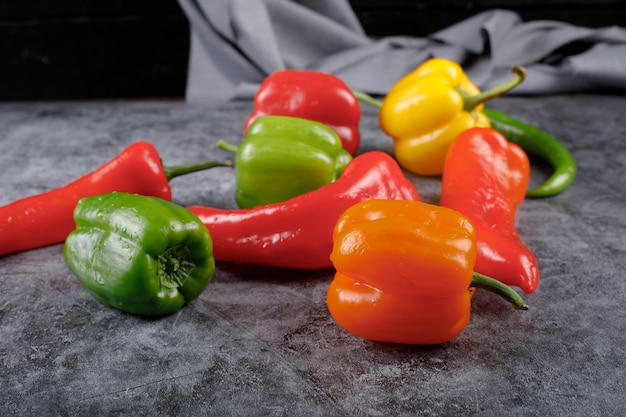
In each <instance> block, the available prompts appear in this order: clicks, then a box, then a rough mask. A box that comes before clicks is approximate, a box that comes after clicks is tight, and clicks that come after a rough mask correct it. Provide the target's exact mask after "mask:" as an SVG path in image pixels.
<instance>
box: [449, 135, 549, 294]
mask: <svg viewBox="0 0 626 417" xmlns="http://www.w3.org/2000/svg"><path fill="white" fill-rule="evenodd" d="M529 172H530V164H529V161H528V157H527V156H526V154H525V153H524V151H523V150H522V149H521V148H520V147H519V146H517V145H516V144H514V143H510V142H508V141H507V140H506V138H505V137H504V136H503V135H502V134H501V133H500V132H498V131H497V130H495V129H492V128H474V129H470V130H467V131H465V132H463V133H461V135H459V137H458V138H457V139H456V141H455V142H454V144H453V145H452V146H451V147H450V150H449V151H448V156H447V158H446V163H445V167H444V172H443V176H442V180H441V183H442V185H441V187H442V189H441V201H440V204H441V205H442V206H445V207H449V208H451V209H454V210H458V211H460V212H461V213H463V214H464V215H466V216H467V217H468V218H469V219H470V220H471V221H472V223H473V224H474V226H475V227H476V236H477V248H478V252H477V259H476V267H475V269H476V271H477V272H480V273H481V274H485V275H489V276H491V277H493V278H495V279H497V280H499V281H501V282H502V283H504V284H507V285H512V286H517V287H519V288H521V289H522V290H523V291H524V292H526V293H532V292H534V291H535V290H536V289H537V286H538V285H539V268H538V266H537V259H536V258H535V255H534V254H533V253H532V251H531V250H530V249H529V248H528V247H527V246H526V245H525V244H524V243H523V242H522V240H521V237H520V235H519V233H518V232H517V230H516V228H515V214H516V211H517V209H518V208H519V206H520V205H521V203H522V202H523V201H524V198H525V194H526V189H527V188H528V182H529V176H530V174H529Z"/></svg>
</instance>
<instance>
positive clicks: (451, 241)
mask: <svg viewBox="0 0 626 417" xmlns="http://www.w3.org/2000/svg"><path fill="white" fill-rule="evenodd" d="M333 242H334V245H333V250H332V254H331V260H332V263H333V265H334V267H335V269H336V274H335V277H334V279H333V281H332V282H331V284H330V286H329V288H328V291H327V296H326V299H327V305H328V309H329V311H330V313H331V315H332V316H333V318H334V319H335V321H336V322H337V323H338V324H339V325H340V326H341V327H343V328H344V329H345V330H347V331H348V332H350V333H352V334H354V335H356V336H359V337H362V338H365V339H369V340H374V341H380V342H393V343H406V344H420V345H431V344H440V343H445V342H448V341H450V340H452V339H454V338H455V337H457V336H458V335H459V334H460V333H461V332H462V331H463V330H464V329H465V327H466V325H467V323H468V322H469V319H470V299H471V295H472V292H471V291H470V287H472V286H473V279H474V276H475V273H474V271H473V267H474V262H475V259H476V232H475V230H474V226H473V225H472V223H471V221H470V220H469V219H468V218H467V217H465V216H464V215H462V214H461V213H459V212H457V211H455V210H451V209H448V208H445V207H440V206H435V205H432V204H427V203H423V202H419V201H389V200H387V201H383V200H369V201H365V202H362V203H357V204H355V205H353V206H352V207H350V208H349V209H348V210H346V211H345V212H344V214H343V215H342V216H341V218H340V219H339V221H338V222H337V224H336V227H335V229H334V232H333ZM478 279H484V280H486V281H483V282H487V281H489V278H488V277H481V278H478ZM492 283H493V280H491V281H490V284H489V285H491V284H492ZM498 284H499V283H498ZM497 288H498V289H504V291H505V292H506V293H507V295H509V296H511V297H512V299H513V300H514V305H516V306H517V307H519V308H527V307H526V305H525V303H524V302H523V300H521V298H519V296H517V295H516V294H515V293H514V292H513V291H512V290H511V289H509V288H504V286H502V285H501V284H500V285H497Z"/></svg>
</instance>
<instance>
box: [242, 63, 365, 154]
mask: <svg viewBox="0 0 626 417" xmlns="http://www.w3.org/2000/svg"><path fill="white" fill-rule="evenodd" d="M270 114H271V115H278V116H291V117H300V118H302V119H309V120H314V121H317V122H321V123H324V124H326V125H327V126H330V127H331V128H333V129H334V130H335V132H337V135H339V137H340V138H341V143H342V145H343V148H344V149H345V150H346V151H348V152H349V153H350V154H351V155H354V154H355V153H356V151H357V149H358V148H359V144H360V142H361V136H360V132H359V121H360V119H361V106H360V105H359V101H358V100H357V99H356V97H355V96H354V94H353V93H352V91H351V90H350V88H349V87H348V86H347V85H346V84H345V83H344V82H343V81H342V80H341V79H340V78H338V77H337V76H335V75H333V74H328V73H325V72H319V71H306V70H293V69H288V70H282V71H277V72H274V73H272V74H270V75H269V76H268V77H266V78H265V79H264V80H263V82H262V83H261V86H260V87H259V90H258V91H257V93H256V95H255V97H254V111H253V112H252V113H251V114H250V115H249V116H248V118H247V120H246V122H245V130H244V133H245V135H244V137H247V133H248V126H250V124H251V123H252V122H253V121H255V120H256V119H258V118H259V117H261V116H266V115H270Z"/></svg>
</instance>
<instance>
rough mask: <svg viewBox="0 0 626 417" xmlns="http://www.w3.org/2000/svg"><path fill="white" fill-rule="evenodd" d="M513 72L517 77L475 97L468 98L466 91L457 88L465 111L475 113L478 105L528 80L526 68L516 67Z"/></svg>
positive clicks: (512, 68)
mask: <svg viewBox="0 0 626 417" xmlns="http://www.w3.org/2000/svg"><path fill="white" fill-rule="evenodd" d="M511 72H512V73H513V74H515V77H513V78H512V79H510V80H509V81H506V82H504V83H502V84H500V85H498V86H496V87H493V88H491V89H489V90H487V91H483V92H482V93H480V94H477V95H475V96H468V95H467V94H465V92H464V91H462V90H461V89H459V88H457V90H458V91H459V93H461V95H462V96H463V110H465V111H467V112H471V111H473V110H474V109H475V108H476V107H477V106H478V105H480V104H483V103H485V102H487V101H489V100H491V99H494V98H496V97H498V96H501V95H502V94H504V93H506V92H508V91H511V90H512V89H513V88H515V87H517V86H518V85H519V84H521V83H522V81H524V79H525V78H526V69H525V68H524V67H521V66H518V65H516V66H514V67H511Z"/></svg>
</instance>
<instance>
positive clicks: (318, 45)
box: [178, 0, 626, 101]
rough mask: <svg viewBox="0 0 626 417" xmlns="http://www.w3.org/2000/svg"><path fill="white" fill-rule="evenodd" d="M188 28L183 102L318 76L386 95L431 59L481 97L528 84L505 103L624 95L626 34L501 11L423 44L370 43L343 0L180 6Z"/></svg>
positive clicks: (392, 39) (206, 1) (221, 0)
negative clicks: (453, 66) (285, 75)
mask: <svg viewBox="0 0 626 417" xmlns="http://www.w3.org/2000/svg"><path fill="white" fill-rule="evenodd" d="M178 2H179V4H180V6H181V8H182V9H183V11H184V13H185V15H186V16H187V18H188V19H189V22H190V27H191V49H190V58H189V68H188V78H187V90H186V98H187V100H189V101H227V100H231V99H239V98H251V97H253V96H254V93H255V92H256V89H257V88H258V85H259V83H260V82H261V81H262V80H263V79H264V78H265V77H266V76H267V75H269V74H271V73H272V72H274V71H278V70H282V69H286V68H294V69H308V70H317V71H324V72H329V73H332V74H335V75H337V76H339V77H340V78H342V79H343V80H344V81H345V82H346V83H347V84H348V85H349V86H350V87H351V88H353V89H356V90H360V91H364V92H367V93H370V94H374V95H384V94H385V93H386V92H387V91H389V89H390V88H391V86H392V85H393V84H394V83H395V82H396V81H397V80H398V79H400V78H401V77H402V76H403V75H405V74H406V73H408V72H410V71H411V70H413V69H414V68H416V67H417V66H418V65H420V64H421V63H422V62H424V61H425V60H427V59H428V58H431V57H443V58H448V59H451V60H453V61H456V62H458V63H459V64H461V65H462V66H463V68H464V69H465V71H466V72H467V73H468V75H469V76H470V78H471V79H472V80H473V81H474V82H475V83H476V84H477V85H478V86H479V87H480V88H483V89H485V88H489V87H491V86H494V85H497V84H500V83H502V82H503V81H505V80H506V79H508V78H510V77H511V75H510V71H509V70H510V67H511V66H513V65H524V66H525V67H526V68H527V70H528V75H527V78H526V81H525V82H524V83H522V84H521V85H520V86H518V87H517V88H516V89H515V90H513V91H512V92H511V93H510V94H552V93H574V92H583V91H587V92H589V91H594V90H607V89H608V90H616V91H618V92H621V93H626V28H623V27H619V26H612V27H605V28H597V29H591V28H585V27H580V26H574V25H571V24H568V23H564V22H558V21H546V20H541V21H530V22H523V21H522V19H521V18H520V16H519V15H518V14H516V13H514V12H512V11H509V10H502V9H493V10H488V11H485V12H482V13H479V14H476V15H474V16H472V17H470V18H468V19H466V20H463V21H461V22H459V23H457V24H454V25H452V26H450V27H448V28H445V29H443V30H441V31H438V32H436V33H433V34H431V35H429V36H426V37H423V38H419V37H411V36H388V37H383V38H379V39H375V38H373V37H370V36H368V35H367V34H366V33H365V32H364V30H363V28H362V26H361V24H360V22H359V20H358V18H357V17H356V15H355V13H354V11H353V10H352V8H351V6H350V4H349V2H348V0H178Z"/></svg>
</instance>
